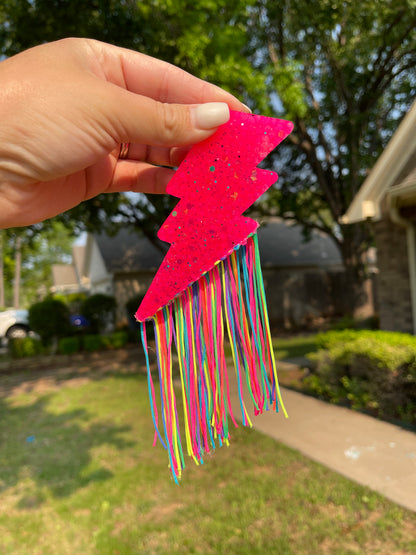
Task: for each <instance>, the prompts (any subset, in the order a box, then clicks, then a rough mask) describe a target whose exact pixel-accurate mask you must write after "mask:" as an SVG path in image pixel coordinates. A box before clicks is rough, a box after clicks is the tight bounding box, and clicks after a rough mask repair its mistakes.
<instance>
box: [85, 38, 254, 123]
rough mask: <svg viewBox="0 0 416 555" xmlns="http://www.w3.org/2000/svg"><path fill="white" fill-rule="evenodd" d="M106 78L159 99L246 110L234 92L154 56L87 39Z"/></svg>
mask: <svg viewBox="0 0 416 555" xmlns="http://www.w3.org/2000/svg"><path fill="white" fill-rule="evenodd" d="M91 46H92V47H93V49H94V50H96V52H97V53H98V55H99V59H100V60H101V65H102V70H103V71H104V72H105V74H106V77H107V80H109V81H111V82H113V83H114V84H116V85H119V86H124V87H125V88H126V89H128V90H129V91H131V92H134V93H137V94H140V95H142V96H147V97H148V98H153V99H154V100H158V101H160V102H168V103H177V104H202V103H205V102H226V103H227V104H228V105H229V107H230V108H231V109H232V110H238V111H240V112H249V109H248V108H247V106H245V105H244V104H242V103H241V102H240V101H239V100H238V99H237V98H236V97H235V96H233V95H232V94H230V93H228V92H227V91H225V90H223V89H221V88H220V87H217V86H216V85H213V84H211V83H208V82H207V81H203V80H202V79H198V78H197V77H194V76H193V75H191V74H190V73H188V72H186V71H184V70H182V69H180V68H178V67H176V66H174V65H172V64H169V63H167V62H164V61H162V60H158V59H157V58H152V57H151V56H147V55H145V54H141V53H139V52H134V51H133V50H128V49H125V48H119V47H117V46H113V45H110V44H106V43H102V42H98V41H91Z"/></svg>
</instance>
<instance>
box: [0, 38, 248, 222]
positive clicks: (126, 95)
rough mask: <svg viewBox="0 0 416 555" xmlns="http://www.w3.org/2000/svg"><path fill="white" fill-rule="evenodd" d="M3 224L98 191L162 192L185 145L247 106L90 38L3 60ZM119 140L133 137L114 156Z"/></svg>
mask: <svg viewBox="0 0 416 555" xmlns="http://www.w3.org/2000/svg"><path fill="white" fill-rule="evenodd" d="M0 82H1V83H2V86H1V89H0V120H1V127H0V228H6V227H16V226H24V225H29V224H32V223H36V222H39V221H42V220H44V219H47V218H50V217H52V216H55V215H57V214H59V213H61V212H63V211H65V210H68V209H69V208H72V207H73V206H76V205H77V204H79V203H80V202H82V201H84V200H87V199H89V198H92V197H94V196H96V195H98V194H99V193H104V192H117V191H136V192H147V193H163V192H165V189H166V185H167V183H168V181H169V179H170V178H171V177H172V172H173V170H170V169H168V168H162V167H158V166H170V167H173V166H177V165H179V163H180V162H181V161H182V160H183V158H184V157H185V155H186V153H187V151H188V150H189V148H190V145H192V144H194V143H197V142H199V141H201V140H203V139H205V138H207V137H208V136H209V135H211V134H212V133H213V132H214V131H215V129H216V128H217V127H218V126H219V125H221V124H223V123H225V122H226V121H228V119H229V108H231V109H234V110H240V111H248V109H247V108H246V107H245V106H244V105H243V104H241V103H240V102H239V101H238V100H237V99H236V98H235V97H233V96H232V95H231V94H229V93H227V92H225V91H224V90H222V89H220V88H218V87H216V86H214V85H211V84H209V83H207V82H205V81H202V80H200V79H197V78H196V77H193V76H191V75H190V74H188V73H186V72H184V71H182V70H180V69H179V68H176V67H175V66H172V65H170V64H167V63H165V62H162V61H160V60H156V59H154V58H151V57H149V56H145V55H144V54H139V53H137V52H133V51H130V50H126V49H122V48H118V47H115V46H111V45H109V44H105V43H101V42H97V41H94V40H89V39H64V40H62V41H58V42H54V43H49V44H46V45H42V46H37V47H35V48H32V49H30V50H27V51H25V52H23V53H21V54H18V55H17V56H14V57H12V58H9V59H7V60H5V61H3V62H1V63H0ZM121 143H130V147H129V151H128V158H127V159H120V158H119V154H120V145H121Z"/></svg>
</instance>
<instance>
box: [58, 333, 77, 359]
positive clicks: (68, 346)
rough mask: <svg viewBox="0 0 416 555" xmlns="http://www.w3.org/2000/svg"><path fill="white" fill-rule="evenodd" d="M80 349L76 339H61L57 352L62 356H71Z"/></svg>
mask: <svg viewBox="0 0 416 555" xmlns="http://www.w3.org/2000/svg"><path fill="white" fill-rule="evenodd" d="M79 349H80V342H79V339H78V337H62V338H61V339H60V340H59V343H58V351H59V352H60V353H61V354H62V355H72V354H74V353H77V352H78V351H79Z"/></svg>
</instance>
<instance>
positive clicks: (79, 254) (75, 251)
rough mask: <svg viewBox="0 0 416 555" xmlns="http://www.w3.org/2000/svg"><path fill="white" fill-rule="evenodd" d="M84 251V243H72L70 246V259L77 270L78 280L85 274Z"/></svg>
mask: <svg viewBox="0 0 416 555" xmlns="http://www.w3.org/2000/svg"><path fill="white" fill-rule="evenodd" d="M85 253H86V246H85V245H74V246H73V247H72V260H73V263H74V266H75V270H76V272H77V276H78V279H79V280H80V281H81V280H82V278H83V277H84V276H85V268H84V264H85Z"/></svg>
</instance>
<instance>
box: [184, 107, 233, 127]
mask: <svg viewBox="0 0 416 555" xmlns="http://www.w3.org/2000/svg"><path fill="white" fill-rule="evenodd" d="M192 116H193V123H194V125H195V127H196V128H197V129H203V130H206V129H213V128H214V127H218V126H219V125H222V124H223V123H226V122H227V121H228V120H229V119H230V109H229V108H228V105H227V104H225V102H207V103H206V104H200V105H199V106H197V107H196V108H194V110H193V111H192Z"/></svg>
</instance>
